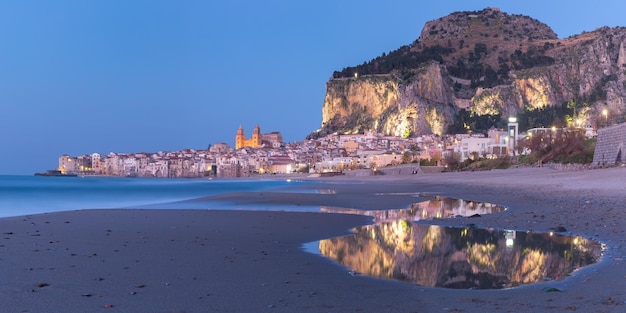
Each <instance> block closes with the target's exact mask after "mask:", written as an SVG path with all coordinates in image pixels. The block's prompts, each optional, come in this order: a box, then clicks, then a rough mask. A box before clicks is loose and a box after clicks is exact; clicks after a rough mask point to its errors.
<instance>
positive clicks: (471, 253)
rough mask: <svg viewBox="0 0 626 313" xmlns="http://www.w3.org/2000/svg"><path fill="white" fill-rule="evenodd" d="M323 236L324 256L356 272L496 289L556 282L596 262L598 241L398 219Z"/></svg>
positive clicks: (427, 283)
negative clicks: (330, 236)
mask: <svg viewBox="0 0 626 313" xmlns="http://www.w3.org/2000/svg"><path fill="white" fill-rule="evenodd" d="M355 231H356V233H355V234H354V235H352V236H347V237H340V238H333V239H327V240H322V241H320V243H319V251H320V253H321V254H322V255H324V256H326V257H329V258H331V259H333V260H336V261H337V262H339V263H341V264H344V265H346V266H348V267H350V268H352V269H354V270H355V271H357V272H360V273H363V274H366V275H371V276H376V277H381V278H391V279H397V280H402V281H409V282H413V283H415V284H418V285H423V286H430V287H445V288H462V289H468V288H476V289H500V288H508V287H514V286H518V285H521V284H530V283H535V282H540V281H544V280H546V279H553V280H559V279H562V278H564V277H566V276H567V275H568V274H570V273H571V272H573V271H574V270H576V269H578V268H580V267H582V266H585V265H588V264H591V263H594V262H595V261H597V259H598V258H599V256H600V252H601V247H600V244H599V243H597V242H595V241H592V240H587V239H584V238H581V237H569V236H561V235H556V234H554V235H553V234H543V233H532V232H516V231H498V230H486V229H473V228H450V227H441V226H430V225H420V224H413V223H411V222H410V221H407V220H396V221H393V222H385V223H380V224H377V225H372V226H363V227H359V228H356V229H355Z"/></svg>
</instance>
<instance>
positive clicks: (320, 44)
mask: <svg viewBox="0 0 626 313" xmlns="http://www.w3.org/2000/svg"><path fill="white" fill-rule="evenodd" d="M272 1H273V2H272V3H271V4H272V5H268V4H267V3H256V2H252V1H229V2H226V3H222V2H205V1H193V0H192V1H188V2H184V3H172V2H169V1H162V0H155V1H148V0H137V1H132V2H128V1H121V0H113V1H107V2H80V1H72V0H60V1H55V2H39V3H37V5H32V4H30V3H24V2H2V3H0V26H1V27H0V40H2V41H3V43H4V44H5V46H6V47H10V49H5V50H4V51H2V52H1V53H0V56H1V57H0V68H2V69H3V70H2V72H0V106H2V108H3V114H2V115H0V145H1V146H2V151H1V152H2V153H1V154H0V155H1V156H0V174H1V175H12V174H20V175H31V174H33V173H35V172H42V171H45V170H48V169H53V168H55V167H56V165H55V164H56V162H57V160H58V157H59V156H60V155H62V154H69V155H83V154H91V153H94V152H98V153H105V154H108V153H109V152H116V153H135V152H142V151H145V152H158V151H177V150H182V149H187V148H191V149H206V148H207V147H208V145H209V144H215V143H220V142H223V143H227V144H228V145H229V146H231V147H233V146H234V138H235V134H236V131H237V128H238V127H239V126H240V125H242V126H243V127H244V129H249V130H250V131H251V130H252V128H253V127H254V126H255V125H256V124H258V125H259V126H260V127H261V130H262V132H263V133H267V132H271V131H278V132H280V133H281V134H282V135H283V138H284V141H285V142H294V141H303V140H304V139H305V137H306V136H307V135H308V134H309V133H311V132H313V131H315V130H316V129H318V128H319V127H320V125H321V120H322V114H321V113H322V112H321V109H322V104H323V100H324V95H325V83H326V82H327V81H328V79H329V78H330V77H331V76H332V73H333V71H339V70H341V69H343V68H344V67H348V66H354V65H358V64H361V63H363V62H366V61H369V60H371V59H374V58H376V57H377V56H380V55H382V54H383V53H387V52H389V51H393V50H396V49H398V48H399V47H401V46H403V45H407V44H410V43H411V42H413V41H414V40H416V39H417V38H418V37H419V34H420V32H421V30H422V28H423V26H424V24H425V23H426V22H427V21H430V20H435V19H439V18H441V17H444V16H447V15H449V14H451V13H453V12H459V11H480V10H482V9H485V8H488V7H496V8H499V9H500V10H501V11H502V12H505V13H507V14H521V15H526V16H530V17H532V18H534V19H537V20H539V21H540V22H542V23H545V24H546V25H548V26H549V27H551V28H552V29H553V30H554V31H555V32H556V33H557V35H558V36H559V38H567V37H569V36H572V35H576V34H581V33H583V32H589V31H593V30H595V29H598V28H601V27H604V26H608V27H616V26H620V24H622V25H623V17H622V16H621V15H622V14H621V12H624V11H625V10H626V3H624V2H617V1H596V2H593V3H588V2H586V1H569V2H567V3H565V4H558V3H553V2H546V1H536V0H532V1H526V2H523V3H518V2H513V3H511V2H507V1H475V2H471V3H441V2H439V3H426V4H422V3H416V2H414V1H392V2H391V3H386V4H385V5H381V4H380V2H378V1H372V0H365V1H358V2H357V1H352V0H347V1H340V2H334V1H328V0H322V1H317V2H314V3H300V2H292V1H281V0H272ZM607 8H610V9H607ZM555 12H559V14H555ZM247 135H249V133H247Z"/></svg>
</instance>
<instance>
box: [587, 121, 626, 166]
mask: <svg viewBox="0 0 626 313" xmlns="http://www.w3.org/2000/svg"><path fill="white" fill-rule="evenodd" d="M625 147H626V123H622V124H617V125H613V126H610V127H605V128H600V129H598V142H597V143H596V150H595V152H594V155H593V163H592V165H593V166H612V165H616V164H619V163H624V162H626V150H625V149H624V148H625Z"/></svg>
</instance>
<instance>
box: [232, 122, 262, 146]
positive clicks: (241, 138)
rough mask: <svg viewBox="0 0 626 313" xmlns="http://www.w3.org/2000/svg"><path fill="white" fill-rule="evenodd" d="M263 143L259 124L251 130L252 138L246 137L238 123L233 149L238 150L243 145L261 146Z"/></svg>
mask: <svg viewBox="0 0 626 313" xmlns="http://www.w3.org/2000/svg"><path fill="white" fill-rule="evenodd" d="M262 145H263V138H262V137H261V128H260V127H259V125H257V126H255V127H254V131H253V132H252V138H250V139H246V135H245V133H244V132H243V127H242V126H241V125H240V126H239V129H238V130H237V135H236V136H235V149H236V150H239V149H241V148H243V147H250V148H261V146H262Z"/></svg>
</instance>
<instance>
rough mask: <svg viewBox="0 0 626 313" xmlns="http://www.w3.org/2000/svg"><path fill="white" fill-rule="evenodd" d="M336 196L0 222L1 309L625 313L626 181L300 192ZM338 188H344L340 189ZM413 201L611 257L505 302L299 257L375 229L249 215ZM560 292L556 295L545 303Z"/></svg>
mask: <svg viewBox="0 0 626 313" xmlns="http://www.w3.org/2000/svg"><path fill="white" fill-rule="evenodd" d="M299 179H305V180H311V181H312V182H313V184H312V186H307V188H317V189H322V190H328V191H332V192H328V193H319V194H315V193H307V194H297V193H294V192H293V191H281V190H276V191H262V192H250V193H245V194H244V193H238V194H230V195H221V196H216V197H208V198H205V199H202V200H200V201H230V202H233V203H239V204H241V206H242V209H243V210H236V211H219V210H216V211H200V210H84V211H69V212H59V213H49V214H40V215H32V216H22V217H11V218H2V219H0V232H1V233H2V234H3V235H2V236H1V237H0V238H1V239H0V277H2V281H0V301H2V303H3V304H4V307H5V308H6V309H8V311H10V312H47V311H65V312H76V311H98V310H101V309H107V308H108V309H110V310H107V311H111V312H113V311H118V312H187V313H189V312H294V311H298V312H384V311H393V312H442V311H443V312H519V311H525V312H545V311H555V312H558V311H574V310H577V311H582V312H622V311H624V310H625V309H626V304H625V301H626V266H624V265H626V264H625V263H624V258H625V257H626V245H625V244H624V243H625V241H626V212H624V204H625V203H626V183H625V182H626V168H624V167H621V168H610V169H594V170H570V171H566V170H563V171H556V170H551V169H548V168H520V169H509V170H492V171H488V172H459V173H439V174H423V175H410V176H372V177H357V178H355V177H343V176H338V177H331V178H319V179H314V178H299ZM337 182H346V183H345V184H344V183H339V184H338V183H337ZM415 193H420V194H429V195H444V196H447V197H452V198H460V199H465V200H475V201H483V202H490V203H495V204H500V205H504V206H506V207H508V208H509V209H508V210H507V211H505V212H501V213H496V214H490V215H483V216H481V217H479V218H472V219H471V220H469V219H466V218H456V219H447V220H446V219H442V220H436V221H420V223H424V224H437V225H445V226H467V225H468V224H470V223H471V224H475V225H476V227H484V228H496V229H513V230H533V231H540V232H549V231H550V230H551V229H553V228H555V227H558V226H561V227H564V228H565V229H566V232H564V233H565V234H572V235H581V236H583V237H586V238H591V239H596V240H599V241H601V242H603V243H605V244H607V246H608V249H607V251H606V252H605V256H604V257H603V259H602V260H601V262H599V263H598V264H594V265H591V266H588V267H585V268H583V269H582V270H580V271H578V272H576V273H574V274H573V275H571V277H569V278H567V279H565V280H562V281H552V282H545V283H538V284H533V285H528V286H523V287H518V288H513V289H506V290H452V289H438V288H427V287H421V286H416V285H412V284H409V283H402V282H396V281H388V280H380V279H375V278H370V277H366V276H352V275H349V274H348V271H347V269H346V268H343V267H342V266H339V265H336V264H334V263H333V262H331V261H329V260H327V259H325V258H323V257H321V256H318V255H313V254H309V253H306V252H304V251H302V249H301V246H302V244H304V243H307V242H311V241H316V240H320V239H325V238H330V237H335V236H340V235H345V234H348V233H349V230H350V228H352V227H355V226H360V225H365V224H369V223H371V218H368V217H364V216H356V215H341V214H326V213H310V212H309V213H306V212H280V211H253V210H246V208H251V206H253V205H254V204H268V205H272V204H275V205H295V206H297V205H309V206H316V205H320V206H321V205H326V206H338V207H352V208H357V209H389V208H404V207H406V206H407V205H408V204H410V203H413V202H418V201H419V199H418V198H417V197H416V196H415ZM547 286H548V287H554V288H557V289H559V290H561V292H545V291H544V290H543V288H545V287H547Z"/></svg>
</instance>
